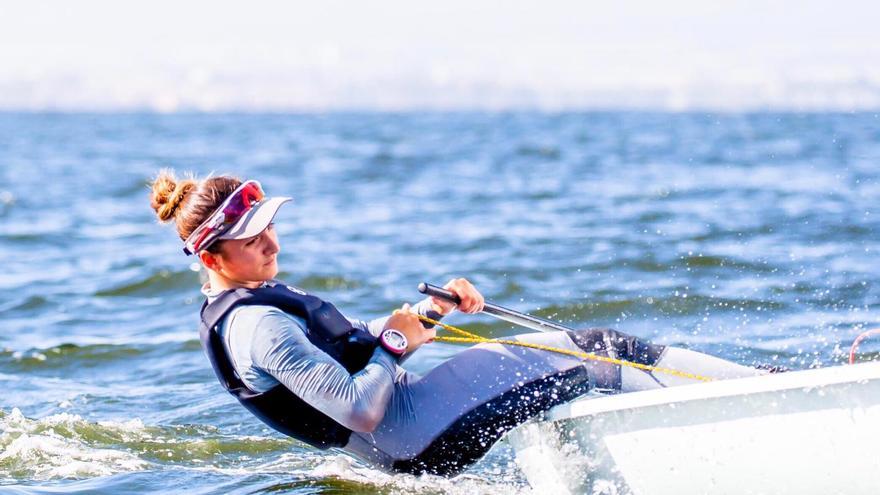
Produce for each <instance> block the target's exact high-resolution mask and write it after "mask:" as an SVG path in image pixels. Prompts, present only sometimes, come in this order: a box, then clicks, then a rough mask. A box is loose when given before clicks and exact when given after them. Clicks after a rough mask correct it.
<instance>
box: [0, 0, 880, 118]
mask: <svg viewBox="0 0 880 495" xmlns="http://www.w3.org/2000/svg"><path fill="white" fill-rule="evenodd" d="M878 19H880V4H878V3H877V2H871V1H866V0H850V1H846V0H844V1H838V2H833V3H832V2H827V1H825V2H818V1H812V0H805V1H800V2H795V1H784V2H783V1H773V0H766V1H763V2H752V1H729V0H720V1H712V2H705V1H703V2H698V1H682V0H669V1H663V2H656V1H641V0H636V1H631V2H617V3H614V4H612V3H611V2H601V3H600V2H588V1H581V2H576V1H552V0H546V1H541V2H537V1H536V2H517V1H504V2H502V1H483V2H478V1H473V0H471V1H459V0H450V1H446V2H430V3H429V2H417V1H375V2H351V1H349V2H343V1H322V2H308V3H305V2H277V1H253V2H247V3H245V2H228V1H211V2H208V1H202V0H190V1H175V2H172V1H166V0H155V1H151V2H118V1H117V2H111V1H104V0H78V1H75V2H70V1H57V0H48V1H40V2H15V1H12V0H0V109H69V110H76V109H89V110H129V109H144V108H146V109H154V110H159V111H174V110H180V109H200V110H236V109H241V110H325V109H378V110H408V109H473V108H477V109H508V108H541V109H551V110H556V109H572V108H647V109H661V110H689V109H721V110H742V109H763V108H771V109H795V110H824V109H832V110H859V109H877V108H880V35H878V34H877V28H876V24H877V20H878Z"/></svg>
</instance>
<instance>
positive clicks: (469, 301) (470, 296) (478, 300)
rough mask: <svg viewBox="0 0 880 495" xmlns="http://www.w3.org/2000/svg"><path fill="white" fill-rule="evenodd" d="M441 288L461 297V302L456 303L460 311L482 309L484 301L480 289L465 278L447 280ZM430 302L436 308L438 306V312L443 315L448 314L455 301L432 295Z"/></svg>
mask: <svg viewBox="0 0 880 495" xmlns="http://www.w3.org/2000/svg"><path fill="white" fill-rule="evenodd" d="M443 288H444V289H446V290H448V291H450V292H452V293H453V294H455V295H457V296H458V298H459V299H461V304H459V305H458V310H459V311H461V312H462V313H479V312H480V311H482V310H483V305H484V303H485V300H484V299H483V295H482V294H480V291H478V290H477V288H476V287H474V286H473V285H472V284H471V283H470V282H468V281H467V279H463V278H454V279H452V280H450V281H449V282H447V283H446V285H444V286H443ZM431 302H432V303H433V304H434V306H435V307H436V308H439V313H441V314H444V315H448V314H449V313H451V312H452V310H454V309H455V303H452V302H449V301H447V300H446V299H441V298H439V297H433V296H432V297H431ZM436 308H435V309H436Z"/></svg>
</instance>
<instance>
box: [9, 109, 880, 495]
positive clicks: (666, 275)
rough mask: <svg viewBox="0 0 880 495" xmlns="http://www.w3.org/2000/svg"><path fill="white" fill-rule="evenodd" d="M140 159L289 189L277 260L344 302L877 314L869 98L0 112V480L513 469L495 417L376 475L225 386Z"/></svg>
mask: <svg viewBox="0 0 880 495" xmlns="http://www.w3.org/2000/svg"><path fill="white" fill-rule="evenodd" d="M162 167H171V168H174V169H176V170H178V171H179V172H184V171H193V172H195V173H196V174H197V175H199V176H204V175H206V174H209V173H213V174H215V175H216V174H223V173H232V174H235V175H238V176H240V177H242V178H253V179H258V180H260V181H261V182H262V184H263V186H264V187H265V189H266V190H267V192H268V193H269V194H270V195H289V196H293V197H294V198H295V199H294V202H293V203H291V204H289V205H287V206H285V207H284V208H283V209H282V210H281V212H280V213H279V215H278V217H277V218H276V225H277V230H278V233H279V237H280V241H281V243H282V252H281V254H280V256H279V265H280V267H281V270H282V271H281V274H280V277H281V278H283V279H285V280H287V281H288V282H290V283H292V284H295V285H298V286H301V287H303V288H305V289H307V290H310V291H312V292H315V293H317V294H319V295H321V296H324V297H325V298H327V299H329V300H331V301H333V302H334V303H336V304H337V306H338V307H339V308H341V309H342V310H343V311H344V312H345V313H347V314H349V315H351V316H356V317H359V318H363V319H367V318H373V317H378V316H381V315H384V314H387V313H388V312H390V311H392V310H393V309H394V308H396V307H398V306H399V305H400V304H402V303H403V302H407V301H408V302H415V301H417V300H418V299H419V298H420V295H419V294H418V293H417V292H416V286H417V284H418V283H419V282H422V281H428V282H432V283H437V284H442V283H444V282H445V281H447V280H448V279H449V278H451V277H458V276H464V277H467V278H469V279H470V280H471V281H473V282H474V283H475V285H476V286H477V287H478V288H479V289H480V290H482V292H483V293H484V294H485V295H486V297H487V299H489V300H491V301H493V302H496V303H498V304H501V305H504V306H508V307H512V308H515V309H518V310H521V311H526V312H529V313H532V314H535V315H538V316H542V317H545V318H550V319H553V320H557V321H560V322H563V323H564V324H566V325H570V326H573V327H587V326H611V327H615V328H618V329H620V330H623V331H625V332H629V333H632V334H635V335H638V336H641V337H644V338H647V339H650V340H652V341H655V342H658V343H662V344H669V345H677V346H683V347H688V348H692V349H696V350H699V351H704V352H708V353H712V354H715V355H718V356H722V357H724V358H727V359H732V360H736V361H738V362H741V363H745V364H773V365H783V366H786V367H788V368H792V369H803V368H810V367H822V366H830V365H836V364H840V363H842V362H844V361H845V360H846V358H847V354H848V350H849V345H850V343H851V342H852V340H853V338H854V337H855V336H856V335H858V334H859V333H860V332H862V331H864V330H866V329H868V328H871V327H872V326H873V325H874V324H875V323H876V322H877V321H878V319H880V305H878V301H880V264H878V262H877V255H878V252H880V251H878V249H880V245H878V233H880V209H878V205H880V117H878V115H877V114H873V113H864V114H821V113H820V114H769V113H767V114H762V113H758V114H707V113H686V114H672V113H670V114H663V113H614V112H608V113H570V114H565V113H563V114H542V113H437V114H431V113H410V114H382V113H368V114H345V113H336V114H291V115H286V114H173V115H161V114H51V113H47V114H15V113H6V114H0V179H2V180H0V260H2V262H0V263H2V265H0V266H2V270H0V387H2V390H3V391H4V392H3V394H2V395H0V492H7V491H10V492H12V493H47V492H48V493H59V492H65V493H113V494H117V493H142V492H181V491H186V492H187V493H191V494H198V493H322V492H323V493H330V492H332V493H340V492H346V493H349V492H353V493H358V492H359V493H374V492H383V493H397V492H408V493H450V492H451V493H475V492H476V493H503V494H510V493H517V492H528V491H529V490H530V489H529V487H528V485H527V484H526V482H525V478H524V477H523V475H522V473H521V472H520V471H519V470H518V468H517V465H516V463H515V462H514V460H513V457H512V455H511V452H510V449H509V447H506V446H505V445H504V444H501V445H499V446H498V447H497V448H495V449H494V450H493V451H492V452H490V454H489V455H488V456H487V457H486V458H485V459H484V460H482V461H481V462H480V463H478V464H477V465H475V466H474V467H472V468H471V469H469V470H468V471H467V472H466V473H465V474H464V475H462V476H460V477H458V478H455V479H452V480H445V479H442V478H437V477H431V476H424V477H415V476H408V475H389V474H384V473H381V472H378V471H375V470H372V469H369V467H368V466H365V465H363V464H361V463H359V462H358V461H357V460H355V459H352V458H350V457H348V456H345V455H343V454H340V453H338V452H319V451H315V450H312V449H309V448H307V447H305V446H303V445H302V444H299V443H297V442H295V441H292V440H289V439H287V438H285V437H283V436H281V435H279V434H276V433H274V432H272V431H270V430H268V429H267V428H265V427H264V426H263V425H262V424H261V423H259V422H258V421H256V420H255V419H254V418H253V417H252V416H251V415H250V414H249V413H247V412H246V411H245V410H244V409H243V408H241V407H240V406H238V405H237V404H236V403H235V402H234V400H233V399H232V397H231V396H229V395H228V394H226V393H225V392H223V391H222V390H221V388H220V386H219V384H218V383H217V382H216V379H215V378H214V376H213V372H212V371H211V369H210V366H209V364H208V362H207V360H206V358H205V356H204V354H203V353H202V351H201V348H200V344H199V341H198V335H197V326H196V323H197V313H198V309H199V305H200V304H201V301H202V296H201V294H200V293H199V286H200V283H201V282H200V273H199V268H198V265H196V264H194V260H193V259H192V258H187V257H185V256H184V255H183V253H182V252H181V242H180V240H179V239H178V238H177V236H176V233H175V232H174V229H173V227H170V226H161V225H159V224H158V223H157V222H156V220H155V216H154V214H153V212H152V210H151V209H150V207H149V204H148V188H147V185H146V184H147V182H148V180H149V179H150V177H152V176H154V175H155V173H156V172H157V171H158V169H160V168H162ZM449 320H450V322H452V323H454V324H456V325H459V326H462V327H464V328H467V329H469V330H471V331H475V332H477V333H480V334H482V335H487V336H502V335H508V334H511V333H516V332H520V331H521V330H519V329H515V328H513V327H512V326H511V325H510V324H507V323H504V322H500V321H497V320H493V319H491V318H490V317H488V316H474V315H455V316H451V317H450V318H449ZM860 350H861V353H860V356H859V359H861V360H868V359H874V358H876V357H878V354H880V339H873V340H872V339H868V340H866V341H865V342H864V343H863V344H862V347H861V349H860ZM454 352H455V348H454V347H452V346H450V345H448V344H439V343H436V344H430V345H428V346H426V347H425V348H424V349H423V350H422V351H420V352H419V355H416V356H415V357H414V358H413V359H412V360H411V361H410V362H409V363H408V366H410V367H412V368H413V369H414V370H416V371H424V370H426V369H429V368H430V367H431V366H433V365H435V364H436V363H438V362H440V361H441V360H442V359H445V358H446V357H448V356H449V355H450V354H451V353H454Z"/></svg>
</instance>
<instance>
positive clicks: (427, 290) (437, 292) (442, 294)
mask: <svg viewBox="0 0 880 495" xmlns="http://www.w3.org/2000/svg"><path fill="white" fill-rule="evenodd" d="M419 292H421V293H422V294H425V295H428V296H434V297H439V298H440V299H446V300H447V301H450V302H453V303H455V304H461V298H460V297H458V295H456V294H453V293H452V292H450V291H448V290H446V289H444V288H443V287H437V286H436V285H431V284H429V283H427V282H422V283H420V284H419Z"/></svg>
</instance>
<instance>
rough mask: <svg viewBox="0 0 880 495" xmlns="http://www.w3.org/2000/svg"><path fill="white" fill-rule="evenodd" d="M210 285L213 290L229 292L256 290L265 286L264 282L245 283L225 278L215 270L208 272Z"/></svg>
mask: <svg viewBox="0 0 880 495" xmlns="http://www.w3.org/2000/svg"><path fill="white" fill-rule="evenodd" d="M208 283H210V284H211V289H213V290H229V289H238V288H240V287H246V288H248V289H256V288H258V287H260V286H261V285H263V283H264V282H243V281H239V280H233V279H231V278H228V277H224V276H223V275H222V274H220V273H217V272H215V271H214V270H208Z"/></svg>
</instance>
